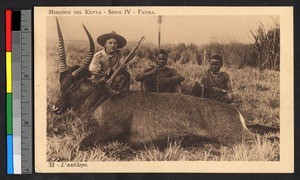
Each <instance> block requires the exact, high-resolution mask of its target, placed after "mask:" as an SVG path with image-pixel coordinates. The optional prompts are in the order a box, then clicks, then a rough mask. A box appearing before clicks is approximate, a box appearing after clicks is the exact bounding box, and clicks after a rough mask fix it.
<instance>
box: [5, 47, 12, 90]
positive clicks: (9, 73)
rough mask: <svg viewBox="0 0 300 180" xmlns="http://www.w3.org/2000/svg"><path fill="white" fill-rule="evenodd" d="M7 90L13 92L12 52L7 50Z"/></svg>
mask: <svg viewBox="0 0 300 180" xmlns="http://www.w3.org/2000/svg"><path fill="white" fill-rule="evenodd" d="M6 92H7V93H12V61H11V52H6Z"/></svg>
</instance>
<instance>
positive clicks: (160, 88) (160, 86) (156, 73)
mask: <svg viewBox="0 0 300 180" xmlns="http://www.w3.org/2000/svg"><path fill="white" fill-rule="evenodd" d="M167 62H168V55H167V52H166V51H164V50H160V51H159V53H158V54H157V55H156V64H157V66H156V67H151V68H147V69H145V70H144V71H143V72H142V73H140V74H137V76H136V78H135V80H136V81H139V82H141V89H142V90H143V91H150V92H161V93H181V82H182V81H184V79H185V78H184V77H183V76H181V75H180V74H179V73H178V72H177V71H176V70H175V69H173V68H170V67H166V65H167Z"/></svg>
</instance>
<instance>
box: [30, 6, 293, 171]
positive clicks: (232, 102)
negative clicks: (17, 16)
mask: <svg viewBox="0 0 300 180" xmlns="http://www.w3.org/2000/svg"><path fill="white" fill-rule="evenodd" d="M34 13H35V14H34V19H35V21H34V22H35V24H34V28H35V30H34V43H35V46H34V52H35V54H34V56H35V62H34V63H35V66H34V67H35V72H34V76H35V101H36V102H35V152H36V153H35V160H36V162H35V165H36V172H77V171H78V172H225V173H226V172H235V173H243V172H264V173H265V172H292V171H293V147H294V144H293V138H294V137H293V136H294V134H293V133H294V132H293V120H294V118H293V117H294V116H293V113H294V112H293V16H292V13H293V11H292V8H288V7H276V8H275V7H273V8H270V7H251V8H250V7H230V8H229V7H228V8H224V7H205V8H204V7H184V8H180V7H141V8H139V7H36V8H35V9H34Z"/></svg>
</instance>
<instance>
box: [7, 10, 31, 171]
mask: <svg viewBox="0 0 300 180" xmlns="http://www.w3.org/2000/svg"><path fill="white" fill-rule="evenodd" d="M31 64H32V61H31V11H30V10H22V11H11V10H6V121H7V173H8V174H28V173H32V147H33V144H32V89H31V88H32V82H31V74H32V71H31Z"/></svg>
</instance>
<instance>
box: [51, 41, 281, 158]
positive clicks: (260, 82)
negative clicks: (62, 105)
mask: <svg viewBox="0 0 300 180" xmlns="http://www.w3.org/2000/svg"><path fill="white" fill-rule="evenodd" d="M65 44H66V53H67V64H68V65H69V66H73V65H79V64H80V62H82V61H83V60H84V59H85V57H86V55H87V52H88V43H87V42H85V41H66V42H65ZM148 48H149V47H148ZM141 49H142V50H144V51H148V50H147V47H145V46H144V47H142V48H141ZM149 49H151V48H149ZM97 50H99V49H97ZM142 50H141V51H142ZM151 64H154V61H153V60H151V58H150V59H149V57H139V56H136V57H135V58H134V60H133V61H132V62H130V64H128V71H129V72H130V74H131V85H130V89H131V90H140V84H139V83H137V82H135V81H134V77H135V75H136V74H137V73H139V72H141V71H142V70H143V69H145V68H146V67H149V66H150V65H151ZM168 65H169V66H171V67H173V68H175V69H177V71H178V72H179V73H180V74H182V75H183V76H185V77H186V78H187V79H190V80H196V81H198V80H199V78H200V76H201V74H202V73H203V72H204V71H205V69H206V68H207V67H206V66H205V65H197V64H195V63H194V62H187V63H185V64H180V63H174V62H173V61H170V62H169V64H168ZM58 69H59V66H58V48H57V42H54V41H53V42H48V44H47V160H48V161H278V160H279V159H280V157H279V151H280V143H279V141H278V140H274V141H271V140H269V139H268V137H269V136H279V134H266V135H263V136H260V135H257V136H256V141H254V142H250V143H249V142H244V143H241V144H237V145H235V146H233V147H226V146H220V145H218V144H211V143H205V142H201V143H197V144H188V145H186V144H184V142H185V139H178V140H175V141H167V142H166V144H167V146H166V147H165V148H160V147H156V146H151V145H147V146H146V145H145V146H144V147H143V148H140V149H133V148H132V147H131V146H130V145H128V144H124V143H123V142H118V141H115V142H111V143H108V144H98V145H96V146H95V147H94V148H92V149H90V150H87V151H80V150H79V149H78V147H79V143H80V141H81V140H82V139H83V138H84V137H85V136H86V135H88V134H89V132H90V131H91V129H90V125H89V123H90V122H89V120H88V119H81V118H78V117H75V116H74V114H73V112H72V110H70V111H69V112H67V113H64V114H63V115H56V114H54V113H53V112H52V111H51V108H50V107H52V106H53V104H54V102H55V101H56V100H57V95H58V93H59V82H58V75H59V72H58ZM222 70H223V71H226V72H228V73H229V75H230V77H231V83H232V86H233V91H234V92H235V93H236V94H237V96H238V99H237V100H236V101H235V104H236V106H237V107H238V108H239V109H240V111H241V112H242V114H243V115H244V117H245V119H246V124H256V123H258V124H262V125H267V126H272V127H279V124H280V120H279V109H280V99H279V95H280V92H279V84H280V82H279V72H278V71H272V70H264V71H260V70H257V69H255V68H252V67H244V68H239V69H238V68H235V67H229V66H227V65H226V63H225V66H224V67H222ZM187 81H188V80H187Z"/></svg>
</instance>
